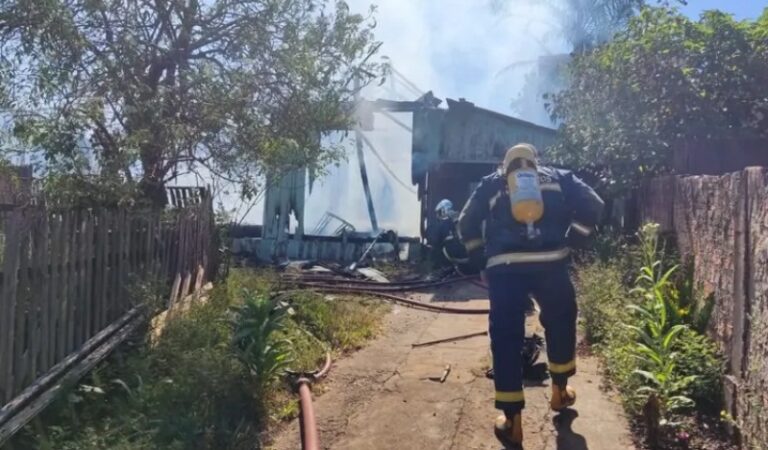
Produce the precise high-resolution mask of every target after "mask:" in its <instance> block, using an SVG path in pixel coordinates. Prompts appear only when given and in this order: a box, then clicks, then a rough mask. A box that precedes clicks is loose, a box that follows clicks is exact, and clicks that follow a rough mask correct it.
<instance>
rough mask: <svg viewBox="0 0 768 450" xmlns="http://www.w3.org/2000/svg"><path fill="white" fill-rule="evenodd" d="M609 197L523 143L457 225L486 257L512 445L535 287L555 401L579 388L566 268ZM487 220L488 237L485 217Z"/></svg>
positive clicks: (569, 400) (506, 440) (517, 438)
mask: <svg viewBox="0 0 768 450" xmlns="http://www.w3.org/2000/svg"><path fill="white" fill-rule="evenodd" d="M602 210H603V201H602V200H601V199H600V197H599V196H598V195H597V194H596V193H595V192H594V191H593V190H592V188H590V187H589V186H587V185H586V184H585V183H584V182H582V181H581V180H580V179H579V178H577V177H576V176H575V175H574V174H572V173H571V172H568V171H564V170H557V169H554V168H550V167H544V166H539V165H538V162H537V157H536V149H535V148H534V147H533V146H532V145H529V144H518V145H516V146H514V147H512V148H510V149H509V150H507V153H506V155H505V157H504V161H503V163H502V165H501V167H500V169H499V170H498V171H497V172H496V173H493V174H491V175H488V176H486V177H485V178H483V179H482V181H481V183H480V184H479V185H478V186H477V188H476V189H475V191H474V192H473V193H472V196H471V197H470V199H469V200H468V201H467V204H466V206H465V207H464V210H463V211H462V212H461V214H460V216H459V224H458V229H459V233H460V236H461V240H462V242H463V243H464V245H465V247H466V249H467V251H468V252H469V258H470V260H473V261H482V260H483V259H484V258H487V262H486V266H485V274H484V275H485V278H486V279H487V282H488V293H489V298H490V303H491V308H490V316H489V322H490V324H489V325H490V336H491V352H492V354H493V368H494V384H495V387H496V402H495V406H496V408H497V409H500V410H502V411H503V412H504V414H503V415H502V416H500V417H499V418H498V419H497V420H496V424H495V426H494V431H495V434H496V437H497V438H498V439H499V440H500V441H501V442H502V443H503V444H504V445H505V446H507V447H508V448H520V447H521V446H522V440H523V430H522V420H521V413H522V409H523V407H524V405H525V398H524V395H523V384H522V381H523V380H522V357H521V350H522V346H523V339H524V336H525V312H526V308H527V305H528V298H529V295H532V296H533V297H534V298H535V299H536V301H537V302H538V304H539V307H540V309H541V315H540V319H541V323H542V325H543V326H544V329H545V340H546V347H547V355H548V357H549V372H550V375H551V377H552V397H551V400H550V406H551V408H552V409H553V410H555V411H560V410H562V409H564V408H567V407H569V406H572V405H573V404H574V403H575V401H576V392H575V391H574V390H573V388H571V386H569V385H568V378H569V377H570V376H572V375H574V374H575V373H576V360H575V350H576V298H575V292H574V288H573V284H572V283H571V280H570V277H569V274H568V263H569V259H570V258H569V248H568V244H569V242H570V243H572V242H580V243H582V244H583V243H585V242H587V241H585V239H586V238H588V237H589V235H590V234H591V233H592V231H593V230H594V229H595V226H596V225H597V223H598V220H599V219H600V216H601V214H602ZM483 221H485V234H484V239H483V231H482V223H483Z"/></svg>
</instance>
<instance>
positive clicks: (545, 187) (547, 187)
mask: <svg viewBox="0 0 768 450" xmlns="http://www.w3.org/2000/svg"><path fill="white" fill-rule="evenodd" d="M541 190H542V191H554V192H562V191H563V188H562V187H560V183H542V185H541Z"/></svg>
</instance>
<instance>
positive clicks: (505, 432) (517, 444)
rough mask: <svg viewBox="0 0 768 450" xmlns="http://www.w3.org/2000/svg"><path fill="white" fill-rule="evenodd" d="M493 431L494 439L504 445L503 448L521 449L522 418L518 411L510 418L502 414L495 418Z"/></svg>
mask: <svg viewBox="0 0 768 450" xmlns="http://www.w3.org/2000/svg"><path fill="white" fill-rule="evenodd" d="M493 433H494V434H495V435H496V439H498V440H499V442H501V443H502V445H504V448H505V449H511V450H522V449H523V418H522V415H521V414H520V413H517V414H515V415H514V416H513V417H512V419H507V416H506V415H504V414H502V415H500V416H499V417H497V418H496V424H495V425H494V427H493Z"/></svg>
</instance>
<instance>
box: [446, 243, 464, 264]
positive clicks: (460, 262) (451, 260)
mask: <svg viewBox="0 0 768 450" xmlns="http://www.w3.org/2000/svg"><path fill="white" fill-rule="evenodd" d="M443 255H444V256H445V257H446V258H447V259H448V261H450V262H453V263H457V264H465V263H468V262H469V258H454V257H453V256H451V255H449V254H448V249H447V248H445V247H443Z"/></svg>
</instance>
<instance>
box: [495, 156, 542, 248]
mask: <svg viewBox="0 0 768 450" xmlns="http://www.w3.org/2000/svg"><path fill="white" fill-rule="evenodd" d="M503 168H504V172H505V174H506V177H507V187H508V188H509V200H510V206H511V207H512V217H514V218H515V220H517V221H518V222H521V223H524V224H526V225H527V226H528V233H527V234H528V237H529V238H531V239H532V238H534V237H536V235H537V234H538V233H537V231H536V230H535V229H534V227H533V224H534V222H536V221H538V220H539V219H541V217H542V216H543V215H544V201H543V199H542V197H541V187H540V186H539V174H538V172H537V170H536V149H535V148H534V147H533V146H531V145H528V144H519V145H516V146H514V147H512V148H510V149H509V150H507V154H506V155H505V156H504V164H503Z"/></svg>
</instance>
